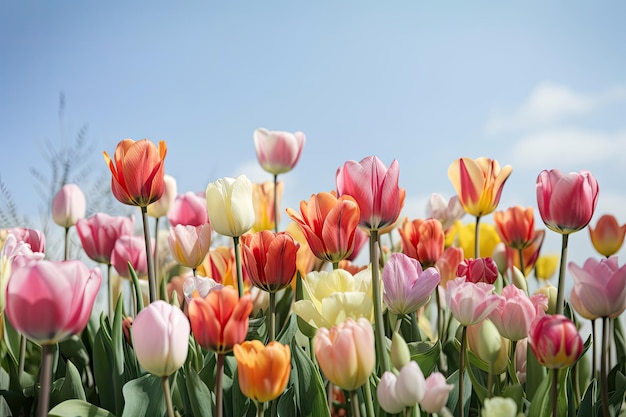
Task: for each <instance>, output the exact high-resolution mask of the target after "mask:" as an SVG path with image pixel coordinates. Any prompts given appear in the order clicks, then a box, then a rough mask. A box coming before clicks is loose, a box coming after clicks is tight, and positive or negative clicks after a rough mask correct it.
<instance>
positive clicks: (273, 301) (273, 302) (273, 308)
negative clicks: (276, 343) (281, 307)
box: [267, 292, 276, 342]
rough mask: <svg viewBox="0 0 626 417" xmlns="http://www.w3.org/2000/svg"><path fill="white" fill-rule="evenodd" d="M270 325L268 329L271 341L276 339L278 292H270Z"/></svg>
mask: <svg viewBox="0 0 626 417" xmlns="http://www.w3.org/2000/svg"><path fill="white" fill-rule="evenodd" d="M269 314H270V317H269V319H270V320H269V326H268V329H267V333H268V336H269V341H270V342H271V341H273V340H274V339H276V293H275V292H271V293H270V311H269Z"/></svg>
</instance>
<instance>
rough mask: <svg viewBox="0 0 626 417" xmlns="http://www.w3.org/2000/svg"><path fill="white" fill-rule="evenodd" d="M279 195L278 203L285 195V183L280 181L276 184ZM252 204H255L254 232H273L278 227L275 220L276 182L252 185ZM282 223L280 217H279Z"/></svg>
mask: <svg viewBox="0 0 626 417" xmlns="http://www.w3.org/2000/svg"><path fill="white" fill-rule="evenodd" d="M276 189H277V191H278V193H277V194H276V195H277V196H278V201H279V202H280V198H281V196H282V194H283V183H282V181H279V182H278V183H277V184H276ZM252 203H253V204H254V212H255V221H254V226H252V231H253V232H260V231H261V230H273V229H274V226H275V225H276V219H274V182H273V181H266V182H263V183H260V184H258V183H253V184H252ZM278 221H279V222H280V216H279V217H278Z"/></svg>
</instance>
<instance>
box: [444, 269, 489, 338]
mask: <svg viewBox="0 0 626 417" xmlns="http://www.w3.org/2000/svg"><path fill="white" fill-rule="evenodd" d="M493 290H494V286H493V285H491V284H486V283H484V282H478V283H473V282H468V281H465V278H464V277H461V278H457V279H455V280H454V281H450V282H448V286H447V288H446V304H447V305H448V307H449V308H450V311H451V312H452V316H453V317H454V318H455V319H456V320H457V321H458V322H459V323H460V324H461V325H462V326H469V325H472V324H476V323H478V322H481V321H482V320H484V319H485V318H486V317H487V316H488V315H489V314H490V313H491V312H492V311H493V310H495V309H496V308H497V307H498V304H499V303H500V298H499V297H498V295H497V294H494V293H493Z"/></svg>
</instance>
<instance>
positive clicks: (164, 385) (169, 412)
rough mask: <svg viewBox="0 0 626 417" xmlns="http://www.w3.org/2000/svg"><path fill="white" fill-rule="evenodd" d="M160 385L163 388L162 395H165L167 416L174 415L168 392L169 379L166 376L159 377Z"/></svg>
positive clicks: (172, 416) (170, 396)
mask: <svg viewBox="0 0 626 417" xmlns="http://www.w3.org/2000/svg"><path fill="white" fill-rule="evenodd" d="M161 387H162V388H163V396H164V397H165V405H166V406H167V416H168V417H174V407H173V406H172V395H171V394H170V380H169V378H168V377H166V376H164V377H161Z"/></svg>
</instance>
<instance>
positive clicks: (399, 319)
mask: <svg viewBox="0 0 626 417" xmlns="http://www.w3.org/2000/svg"><path fill="white" fill-rule="evenodd" d="M403 316H404V314H400V315H398V316H396V324H395V325H394V326H393V331H394V332H395V333H400V327H401V326H402V317H403Z"/></svg>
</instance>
